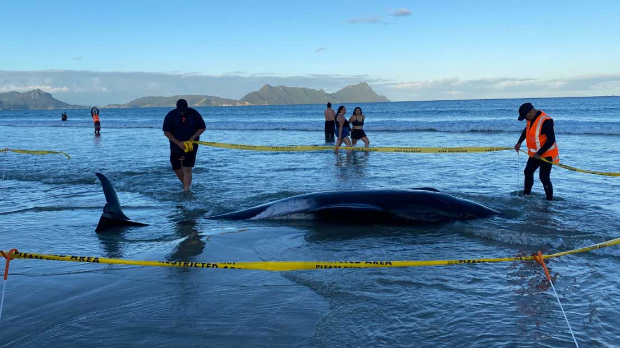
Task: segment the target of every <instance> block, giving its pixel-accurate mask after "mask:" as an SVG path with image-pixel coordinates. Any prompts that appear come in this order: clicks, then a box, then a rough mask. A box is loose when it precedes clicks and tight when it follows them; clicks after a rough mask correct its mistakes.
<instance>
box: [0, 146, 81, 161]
mask: <svg viewBox="0 0 620 348" xmlns="http://www.w3.org/2000/svg"><path fill="white" fill-rule="evenodd" d="M7 151H8V152H15V153H23V154H28V155H58V154H60V155H65V156H67V158H68V159H71V156H69V155H67V154H66V153H64V152H62V151H43V150H19V149H7V148H5V149H4V152H5V153H6V152H7Z"/></svg>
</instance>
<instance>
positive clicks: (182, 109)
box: [177, 99, 188, 112]
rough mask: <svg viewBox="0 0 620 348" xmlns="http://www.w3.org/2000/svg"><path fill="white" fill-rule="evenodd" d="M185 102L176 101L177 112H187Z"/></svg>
mask: <svg viewBox="0 0 620 348" xmlns="http://www.w3.org/2000/svg"><path fill="white" fill-rule="evenodd" d="M187 106H188V105H187V100H185V99H179V100H177V110H179V111H180V112H185V111H187Z"/></svg>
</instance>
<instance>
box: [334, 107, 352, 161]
mask: <svg viewBox="0 0 620 348" xmlns="http://www.w3.org/2000/svg"><path fill="white" fill-rule="evenodd" d="M346 112H347V108H345V107H344V105H340V106H339V107H338V115H337V116H336V132H335V133H336V135H337V137H338V139H337V140H336V148H335V149H334V152H336V153H338V148H339V147H340V145H342V143H345V144H346V145H347V146H348V147H351V139H349V132H350V127H349V121H347V118H346V116H345V114H346Z"/></svg>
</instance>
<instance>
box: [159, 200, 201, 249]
mask: <svg viewBox="0 0 620 348" xmlns="http://www.w3.org/2000/svg"><path fill="white" fill-rule="evenodd" d="M200 217H201V214H198V213H196V212H190V211H188V210H186V209H185V207H183V206H179V208H178V215H177V216H176V219H177V222H175V223H174V229H175V233H176V234H177V235H178V236H179V237H180V238H184V240H183V241H182V242H181V243H179V245H177V246H176V247H175V248H174V250H173V251H172V252H171V253H170V255H169V256H168V259H169V260H171V261H186V260H189V259H190V258H192V257H196V256H198V255H200V254H202V252H203V250H204V248H205V245H206V242H205V241H204V240H203V239H202V238H201V236H200V232H199V229H198V222H197V219H198V218H200Z"/></svg>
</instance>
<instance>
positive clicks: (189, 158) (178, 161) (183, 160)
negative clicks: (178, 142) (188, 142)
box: [170, 145, 198, 170]
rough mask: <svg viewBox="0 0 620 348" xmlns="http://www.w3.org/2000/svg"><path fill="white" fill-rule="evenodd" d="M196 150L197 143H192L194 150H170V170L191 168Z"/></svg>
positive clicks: (194, 162) (194, 160)
mask: <svg viewBox="0 0 620 348" xmlns="http://www.w3.org/2000/svg"><path fill="white" fill-rule="evenodd" d="M197 152H198V145H194V150H193V151H190V152H188V153H185V152H183V150H181V149H178V150H176V149H175V150H172V151H170V164H172V170H179V169H181V168H183V167H187V168H192V167H194V164H196V153H197Z"/></svg>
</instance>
